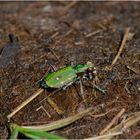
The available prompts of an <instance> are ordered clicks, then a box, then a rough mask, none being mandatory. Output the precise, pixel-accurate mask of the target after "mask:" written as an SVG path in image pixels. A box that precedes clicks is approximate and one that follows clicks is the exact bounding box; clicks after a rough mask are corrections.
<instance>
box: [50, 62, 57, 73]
mask: <svg viewBox="0 0 140 140" xmlns="http://www.w3.org/2000/svg"><path fill="white" fill-rule="evenodd" d="M48 64H49V66H50V67H51V68H52V70H53V72H55V71H57V68H56V67H55V66H54V65H52V64H51V63H50V62H48Z"/></svg>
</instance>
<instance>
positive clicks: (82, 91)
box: [80, 79, 88, 107]
mask: <svg viewBox="0 0 140 140" xmlns="http://www.w3.org/2000/svg"><path fill="white" fill-rule="evenodd" d="M80 94H81V97H82V99H83V101H84V103H85V106H86V107H87V106H88V105H87V102H86V99H85V96H84V90H83V84H82V80H81V79H80Z"/></svg>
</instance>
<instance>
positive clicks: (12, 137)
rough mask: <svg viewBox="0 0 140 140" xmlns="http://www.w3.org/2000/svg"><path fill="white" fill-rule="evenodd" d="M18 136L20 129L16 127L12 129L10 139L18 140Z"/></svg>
mask: <svg viewBox="0 0 140 140" xmlns="http://www.w3.org/2000/svg"><path fill="white" fill-rule="evenodd" d="M17 136H18V129H17V128H16V127H15V128H13V129H12V132H11V136H10V138H9V139H16V138H17Z"/></svg>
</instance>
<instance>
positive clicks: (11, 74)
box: [0, 2, 140, 139]
mask: <svg viewBox="0 0 140 140" xmlns="http://www.w3.org/2000/svg"><path fill="white" fill-rule="evenodd" d="M0 13H1V14H0V27H1V28H0V43H1V44H0V52H1V54H2V52H3V50H4V49H3V48H4V47H6V46H7V44H9V41H8V34H11V33H12V34H14V35H15V36H17V37H18V38H19V43H18V44H14V45H19V46H20V50H19V51H18V52H17V53H16V52H15V54H14V55H15V56H13V57H14V59H13V61H12V64H9V63H8V62H7V61H5V59H4V58H1V61H4V63H5V64H6V66H5V67H2V66H1V67H0V78H1V81H0V85H1V91H0V138H7V137H8V130H7V125H8V122H7V119H6V116H7V115H8V114H9V113H10V112H11V111H12V109H14V108H15V107H16V106H18V105H19V104H20V103H21V102H22V101H24V100H25V99H27V98H28V97H29V96H30V95H32V94H33V93H34V92H35V91H36V90H37V89H38V84H37V81H38V80H40V79H41V78H42V77H43V75H44V74H45V73H46V71H47V70H48V68H49V65H48V62H49V63H51V64H52V65H54V66H56V67H57V68H60V67H63V66H64V65H65V64H68V63H70V62H71V61H72V63H73V64H78V63H86V62H87V61H91V62H93V63H94V64H95V66H96V67H97V70H98V78H99V82H98V86H100V87H102V88H104V89H107V93H106V94H105V95H104V94H101V93H100V92H98V91H95V90H93V89H92V88H91V87H89V86H88V81H84V94H85V98H86V99H87V102H88V103H89V105H90V106H96V105H101V106H100V107H99V108H98V109H97V110H96V113H95V114H102V113H105V112H107V111H109V110H111V109H115V110H114V111H112V112H110V113H108V114H106V115H105V116H102V117H98V118H93V117H91V116H87V117H84V118H83V119H80V120H79V121H76V122H75V123H73V124H71V125H70V126H67V127H65V128H63V129H60V130H57V131H55V133H56V134H58V135H60V136H64V137H66V138H72V139H73V138H87V137H91V136H94V135H98V134H99V132H100V131H101V130H102V129H103V128H104V127H105V126H106V125H107V124H108V123H109V122H110V121H111V120H112V119H113V117H114V116H115V115H116V114H117V113H118V112H119V111H120V110H121V109H122V108H125V109H126V111H125V113H124V114H123V116H122V118H120V120H119V121H121V120H122V119H123V118H124V117H125V116H127V115H128V114H130V113H133V112H136V111H140V75H138V74H136V73H135V72H133V71H131V70H129V69H128V68H127V67H126V66H130V67H132V68H135V69H137V70H140V46H139V44H140V2H75V3H71V2H1V3H0ZM126 27H130V33H131V35H133V37H131V38H130V39H129V40H128V41H127V42H126V44H125V47H124V50H123V52H122V54H121V55H120V57H119V59H118V60H117V62H116V64H115V65H114V67H113V68H112V70H108V69H107V67H108V66H110V65H111V63H112V61H113V59H114V57H115V56H116V54H117V52H118V49H119V46H120V43H121V41H122V37H123V34H124V31H125V29H126ZM96 31H99V32H98V33H95V34H94V35H91V36H89V37H88V36H87V35H89V33H92V32H96ZM13 47H14V46H13ZM53 52H54V53H55V55H54V53H53ZM9 53H10V52H9ZM2 59H3V60H2ZM10 59H11V58H9V59H8V60H10ZM77 91H78V92H79V85H77V86H76V88H75V87H74V86H70V87H69V88H67V89H66V90H64V91H60V92H58V93H57V94H54V95H52V99H53V101H55V103H57V105H58V107H59V108H60V109H62V110H64V111H65V113H64V115H62V116H60V115H58V114H57V113H56V112H55V111H54V110H53V109H52V108H51V106H50V105H49V104H48V103H47V102H46V101H44V102H41V103H39V102H40V101H41V100H42V99H43V98H45V97H46V96H47V93H43V94H41V95H39V97H37V98H36V99H35V100H34V101H32V102H31V103H30V104H29V105H27V106H26V107H25V108H24V109H22V110H20V111H19V112H18V113H17V114H16V115H15V116H14V117H13V121H14V122H15V123H17V124H21V125H23V124H26V125H28V124H30V125H31V124H42V123H48V122H51V121H54V120H58V119H61V118H66V117H68V116H71V115H74V114H76V113H77V112H79V111H80V110H82V109H84V107H83V102H82V99H81V98H80V97H79V96H78V94H77ZM95 92H97V94H96V96H95ZM41 105H42V106H43V107H44V108H45V109H46V110H47V111H48V112H49V113H50V115H51V118H49V117H48V116H47V115H46V113H45V112H44V111H43V110H39V111H36V109H37V108H38V107H40V106H41ZM117 123H119V122H117ZM117 123H116V124H117ZM139 129H140V123H137V125H135V126H133V127H132V128H130V130H129V131H127V132H125V133H124V134H123V135H121V136H119V137H118V138H130V137H132V138H140V134H137V135H136V133H137V131H138V130H139Z"/></svg>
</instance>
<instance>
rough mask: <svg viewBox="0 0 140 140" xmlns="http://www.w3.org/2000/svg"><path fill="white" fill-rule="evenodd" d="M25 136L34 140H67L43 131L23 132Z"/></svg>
mask: <svg viewBox="0 0 140 140" xmlns="http://www.w3.org/2000/svg"><path fill="white" fill-rule="evenodd" d="M23 134H25V135H26V136H28V137H30V138H33V139H38V138H40V139H42V138H43V139H59V140H60V139H61V140H65V139H64V138H62V137H60V136H57V135H54V134H51V133H48V132H43V131H32V132H23Z"/></svg>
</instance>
